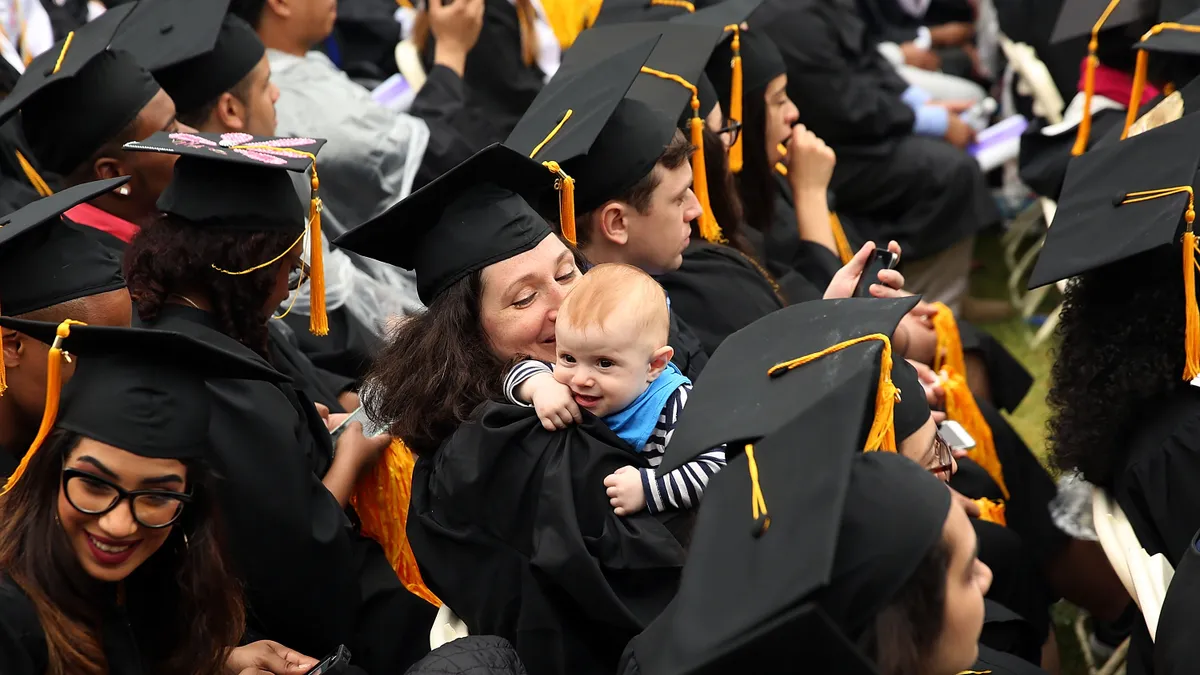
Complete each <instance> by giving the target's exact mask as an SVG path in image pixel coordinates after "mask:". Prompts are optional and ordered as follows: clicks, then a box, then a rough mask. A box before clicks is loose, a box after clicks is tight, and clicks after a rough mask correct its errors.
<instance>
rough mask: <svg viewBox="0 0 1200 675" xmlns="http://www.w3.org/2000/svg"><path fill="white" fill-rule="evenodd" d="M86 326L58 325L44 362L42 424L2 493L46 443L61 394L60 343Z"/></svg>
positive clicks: (63, 351)
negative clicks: (72, 329)
mask: <svg viewBox="0 0 1200 675" xmlns="http://www.w3.org/2000/svg"><path fill="white" fill-rule="evenodd" d="M85 325H87V324H85V323H83V322H82V321H73V320H71V319H67V320H66V321H63V322H62V323H60V324H58V331H57V335H56V337H55V338H54V344H52V345H50V355H49V357H48V358H47V360H46V408H45V410H44V411H43V412H42V424H41V426H39V427H38V432H37V436H35V437H34V439H33V444H32V445H30V446H29V451H28V452H26V453H25V456H24V457H22V458H21V463H20V464H18V465H17V469H16V471H13V472H12V475H11V476H9V477H8V481H7V482H5V483H4V490H3V492H8V491H9V490H11V489H12V486H14V485H16V484H17V481H19V480H21V476H23V475H25V470H26V469H27V468H29V461H30V460H31V459H33V456H34V455H35V454H36V453H37V451H38V449H39V448H41V447H42V443H45V442H46V438H47V437H48V436H49V435H50V432H51V431H52V430H53V429H54V421H55V420H56V419H57V417H58V400H59V396H60V394H61V393H62V362H63V354H64V353H65V350H64V349H63V348H62V341H63V340H64V339H66V338H68V337H70V335H71V326H85Z"/></svg>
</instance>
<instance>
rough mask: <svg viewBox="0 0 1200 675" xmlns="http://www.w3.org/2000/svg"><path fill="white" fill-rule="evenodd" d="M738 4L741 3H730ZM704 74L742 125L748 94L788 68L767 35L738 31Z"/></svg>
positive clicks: (738, 146)
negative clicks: (743, 110)
mask: <svg viewBox="0 0 1200 675" xmlns="http://www.w3.org/2000/svg"><path fill="white" fill-rule="evenodd" d="M735 1H739V0H730V2H735ZM717 8H719V6H718V7H714V8H713V9H717ZM705 11H710V10H705ZM696 16H700V12H697V13H696ZM705 72H706V73H707V74H708V77H709V79H710V80H712V83H713V86H714V87H715V88H716V90H717V96H719V97H720V100H721V107H722V108H724V109H725V110H727V111H729V114H728V116H729V119H731V120H737V121H739V122H742V121H744V120H743V119H742V106H743V104H744V96H745V94H746V93H748V92H760V91H762V90H764V89H766V87H767V85H768V84H770V83H771V80H773V79H775V78H777V77H779V76H780V75H786V74H787V65H786V64H784V62H783V55H781V54H780V53H779V49H778V48H777V47H776V46H775V43H774V42H772V41H771V38H769V37H767V35H766V34H764V33H761V32H759V33H755V32H753V31H737V32H736V33H735V34H734V36H733V39H731V40H728V41H726V42H722V43H721V44H719V45H717V48H716V49H715V50H714V51H713V54H712V58H710V59H709V61H708V67H707V68H706V69H705ZM742 136H743V135H742V134H738V138H737V141H735V142H734V144H733V146H732V147H730V148H729V170H730V171H732V172H733V173H740V172H741V170H742Z"/></svg>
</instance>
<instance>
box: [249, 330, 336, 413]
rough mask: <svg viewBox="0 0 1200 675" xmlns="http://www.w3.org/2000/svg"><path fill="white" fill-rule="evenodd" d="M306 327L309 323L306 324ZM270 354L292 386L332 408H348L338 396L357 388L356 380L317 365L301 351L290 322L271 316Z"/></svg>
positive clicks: (268, 348)
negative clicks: (287, 324) (355, 386)
mask: <svg viewBox="0 0 1200 675" xmlns="http://www.w3.org/2000/svg"><path fill="white" fill-rule="evenodd" d="M305 330H307V327H306V328H305ZM267 336H268V339H267V354H268V356H270V361H271V365H272V366H275V370H278V371H279V372H281V373H283V374H284V375H287V376H288V377H290V378H292V386H293V387H294V388H296V389H297V390H299V391H302V392H304V394H305V396H307V397H308V399H309V400H312V401H315V402H317V403H320V404H322V405H324V406H326V407H328V408H329V411H330V412H333V413H343V412H347V411H346V410H345V409H343V408H342V404H341V403H338V400H337V397H338V395H339V394H341V393H342V392H344V391H349V390H351V389H353V388H354V380H353V379H351V378H348V377H343V376H341V375H337V374H336V373H331V372H329V371H327V370H324V369H322V368H318V367H317V366H316V365H314V364H313V362H312V361H311V360H310V359H309V358H308V357H307V356H305V355H304V353H303V352H301V351H300V344H299V342H297V340H296V333H295V331H293V330H292V328H291V326H286V325H281V324H280V323H279V322H278V321H274V320H272V321H271V322H270V323H268V324H267Z"/></svg>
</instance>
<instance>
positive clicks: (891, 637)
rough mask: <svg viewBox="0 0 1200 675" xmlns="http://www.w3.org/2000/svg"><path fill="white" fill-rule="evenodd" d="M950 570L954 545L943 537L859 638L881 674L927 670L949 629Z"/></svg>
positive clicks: (863, 649)
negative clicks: (926, 663) (946, 627)
mask: <svg viewBox="0 0 1200 675" xmlns="http://www.w3.org/2000/svg"><path fill="white" fill-rule="evenodd" d="M949 570H950V544H949V543H948V542H947V541H946V540H945V539H944V538H943V539H940V540H938V542H937V543H936V544H934V546H933V548H931V549H929V552H928V553H926V554H925V558H924V559H922V560H921V562H920V563H919V564H918V565H917V569H916V571H915V572H913V575H912V576H911V577H909V578H908V581H907V582H905V584H904V586H903V587H902V588H901V589H900V590H899V591H898V592H897V593H896V595H895V596H893V597H892V600H891V602H890V603H888V606H887V607H884V608H883V610H882V611H880V612H879V613H877V614H876V615H875V618H874V620H873V621H872V622H871V623H870V624H869V625H868V626H867V629H866V631H865V632H863V634H862V635H861V636H860V637H859V638H858V647H859V649H861V650H862V651H863V652H864V653H865V654H866V655H867V656H868V657H869V658H870V659H871V660H872V661H874V662H875V664H876V666H877V667H878V669H879V672H880V673H881V675H904V674H905V673H917V672H921V671H922V670H924V663H925V661H927V660H928V659H929V657H930V654H931V652H932V651H933V648H934V646H935V645H936V644H937V640H938V637H939V636H940V635H941V634H942V630H943V629H944V628H945V617H946V578H947V574H948V573H949Z"/></svg>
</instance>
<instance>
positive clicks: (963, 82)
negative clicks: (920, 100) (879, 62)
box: [858, 0, 987, 102]
mask: <svg viewBox="0 0 1200 675" xmlns="http://www.w3.org/2000/svg"><path fill="white" fill-rule="evenodd" d="M858 6H859V10H860V12H859V13H860V15H861V16H862V18H863V20H864V21H865V22H866V24H867V27H868V29H869V30H870V31H871V36H872V37H873V38H874V39H875V40H876V41H878V49H879V51H880V53H881V54H883V55H884V56H885V57H886V58H887V59H888V61H890V62H891V63H892V65H894V66H895V67H896V72H898V73H899V74H900V76H901V77H903V78H904V79H905V81H907V82H908V83H909V84H911V85H914V86H917V87H921V88H922V89H925V90H926V91H928V92H930V93H932V94H933V95H934V96H935V97H936V98H938V99H941V100H946V101H954V100H969V101H971V102H979V101H982V100H983V99H984V98H985V97H986V96H987V92H985V91H984V90H983V88H982V87H980V86H979V85H978V84H976V83H975V82H973V81H972V80H973V79H975V78H977V77H979V76H980V73H979V72H978V71H979V68H978V56H977V53H976V51H975V46H974V44H973V38H974V37H975V26H974V23H973V17H972V22H971V23H968V22H966V21H956V22H952V23H947V24H943V25H939V26H929V25H926V23H925V12H926V11H927V10H928V3H922V2H919V1H918V2H907V1H906V0H858Z"/></svg>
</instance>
